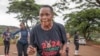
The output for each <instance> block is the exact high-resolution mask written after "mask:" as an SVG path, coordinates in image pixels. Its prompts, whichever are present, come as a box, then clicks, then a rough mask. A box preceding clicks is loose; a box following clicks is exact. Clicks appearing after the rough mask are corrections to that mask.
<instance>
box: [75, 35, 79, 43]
mask: <svg viewBox="0 0 100 56" xmlns="http://www.w3.org/2000/svg"><path fill="white" fill-rule="evenodd" d="M78 39H79V37H78V34H75V36H74V42H78V41H79V40H78Z"/></svg>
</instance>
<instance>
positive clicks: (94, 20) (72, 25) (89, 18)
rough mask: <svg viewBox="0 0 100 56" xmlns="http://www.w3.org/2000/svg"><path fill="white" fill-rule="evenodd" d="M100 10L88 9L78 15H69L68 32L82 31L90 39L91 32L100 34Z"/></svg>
mask: <svg viewBox="0 0 100 56" xmlns="http://www.w3.org/2000/svg"><path fill="white" fill-rule="evenodd" d="M99 15H100V9H86V10H82V11H80V12H77V13H71V14H69V20H68V21H67V23H66V28H67V30H68V31H76V30H78V31H80V33H82V35H83V36H84V37H85V38H86V39H89V34H90V32H93V31H98V32H100V30H99V29H100V16H99Z"/></svg>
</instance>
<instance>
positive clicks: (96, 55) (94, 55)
mask: <svg viewBox="0 0 100 56" xmlns="http://www.w3.org/2000/svg"><path fill="white" fill-rule="evenodd" d="M69 47H70V48H69V49H70V50H69V56H74V45H73V44H72V43H71V44H70V45H69ZM3 49H4V47H3V46H0V55H3V54H4V53H3V52H4V51H3ZM79 54H80V56H100V48H99V47H95V46H89V45H85V46H83V45H80V50H79ZM10 56H17V54H16V45H14V44H12V45H11V46H10ZM33 56H35V55H33Z"/></svg>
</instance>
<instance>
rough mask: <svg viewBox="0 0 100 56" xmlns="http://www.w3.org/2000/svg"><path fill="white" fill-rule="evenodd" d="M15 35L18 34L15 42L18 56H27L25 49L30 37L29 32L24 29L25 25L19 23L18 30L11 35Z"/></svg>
mask: <svg viewBox="0 0 100 56" xmlns="http://www.w3.org/2000/svg"><path fill="white" fill-rule="evenodd" d="M16 34H19V37H18V41H17V52H18V56H23V53H24V56H28V54H27V47H28V44H29V37H30V32H29V31H28V29H27V28H26V27H25V24H24V23H23V22H21V23H20V29H19V30H18V31H16V32H15V33H13V36H15V35H16Z"/></svg>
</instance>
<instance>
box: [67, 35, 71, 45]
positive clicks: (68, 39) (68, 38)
mask: <svg viewBox="0 0 100 56" xmlns="http://www.w3.org/2000/svg"><path fill="white" fill-rule="evenodd" d="M66 35H67V44H69V43H70V37H71V36H70V33H66Z"/></svg>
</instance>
